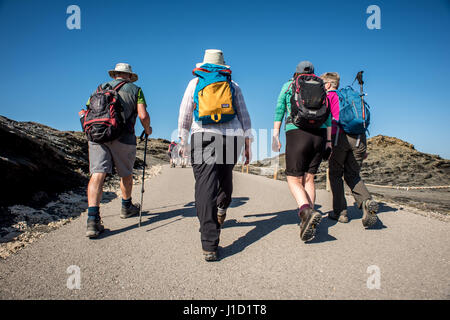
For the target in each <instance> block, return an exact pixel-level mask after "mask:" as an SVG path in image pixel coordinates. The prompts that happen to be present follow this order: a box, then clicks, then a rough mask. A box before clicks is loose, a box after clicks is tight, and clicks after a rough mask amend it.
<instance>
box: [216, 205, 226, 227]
mask: <svg viewBox="0 0 450 320" xmlns="http://www.w3.org/2000/svg"><path fill="white" fill-rule="evenodd" d="M226 217H227V209H222V208H217V221H218V222H219V224H220V226H221V227H222V226H223V223H224V222H225V218H226Z"/></svg>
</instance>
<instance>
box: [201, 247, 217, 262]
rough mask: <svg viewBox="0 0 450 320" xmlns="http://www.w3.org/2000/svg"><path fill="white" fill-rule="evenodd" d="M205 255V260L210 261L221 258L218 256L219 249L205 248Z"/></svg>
mask: <svg viewBox="0 0 450 320" xmlns="http://www.w3.org/2000/svg"><path fill="white" fill-rule="evenodd" d="M203 257H204V258H205V261H208V262H212V261H217V260H219V258H218V257H217V251H204V250H203Z"/></svg>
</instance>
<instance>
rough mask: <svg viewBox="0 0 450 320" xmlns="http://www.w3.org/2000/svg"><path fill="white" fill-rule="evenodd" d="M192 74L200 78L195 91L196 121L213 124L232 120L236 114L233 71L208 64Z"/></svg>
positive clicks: (196, 69)
mask: <svg viewBox="0 0 450 320" xmlns="http://www.w3.org/2000/svg"><path fill="white" fill-rule="evenodd" d="M192 73H193V74H194V76H197V77H198V83H197V86H196V87H195V91H194V105H195V108H194V117H195V121H201V122H202V123H203V124H212V123H222V122H227V121H230V120H232V119H233V118H234V117H235V115H236V112H235V109H234V106H233V99H234V88H233V86H232V85H231V70H230V69H229V68H227V67H224V66H219V65H215V64H209V63H207V64H204V65H202V66H201V67H200V68H195V69H194V70H193V71H192Z"/></svg>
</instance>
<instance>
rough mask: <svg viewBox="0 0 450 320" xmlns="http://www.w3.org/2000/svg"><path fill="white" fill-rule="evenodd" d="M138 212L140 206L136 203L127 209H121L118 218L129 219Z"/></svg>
mask: <svg viewBox="0 0 450 320" xmlns="http://www.w3.org/2000/svg"><path fill="white" fill-rule="evenodd" d="M140 210H141V206H140V205H139V204H138V203H136V204H132V205H131V206H130V207H129V208H125V207H122V210H121V211H120V217H121V218H122V219H126V218H130V217H132V216H135V215H137V214H139V211H140Z"/></svg>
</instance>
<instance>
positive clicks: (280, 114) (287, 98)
mask: <svg viewBox="0 0 450 320" xmlns="http://www.w3.org/2000/svg"><path fill="white" fill-rule="evenodd" d="M292 81H293V80H292V79H291V80H289V81H288V82H286V83H285V84H284V85H283V87H282V88H281V92H280V95H279V96H278V101H277V108H276V109H275V120H274V121H281V122H283V118H284V116H285V115H286V113H287V114H288V115H289V114H290V113H291V96H292V90H291V88H289V86H290V85H291V83H292ZM328 127H331V112H330V115H329V116H328V119H327V120H326V121H325V123H324V124H323V125H322V126H321V128H328ZM294 129H298V127H297V126H296V125H295V124H293V123H287V124H286V126H285V128H284V130H285V131H286V132H287V131H289V130H294Z"/></svg>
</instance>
